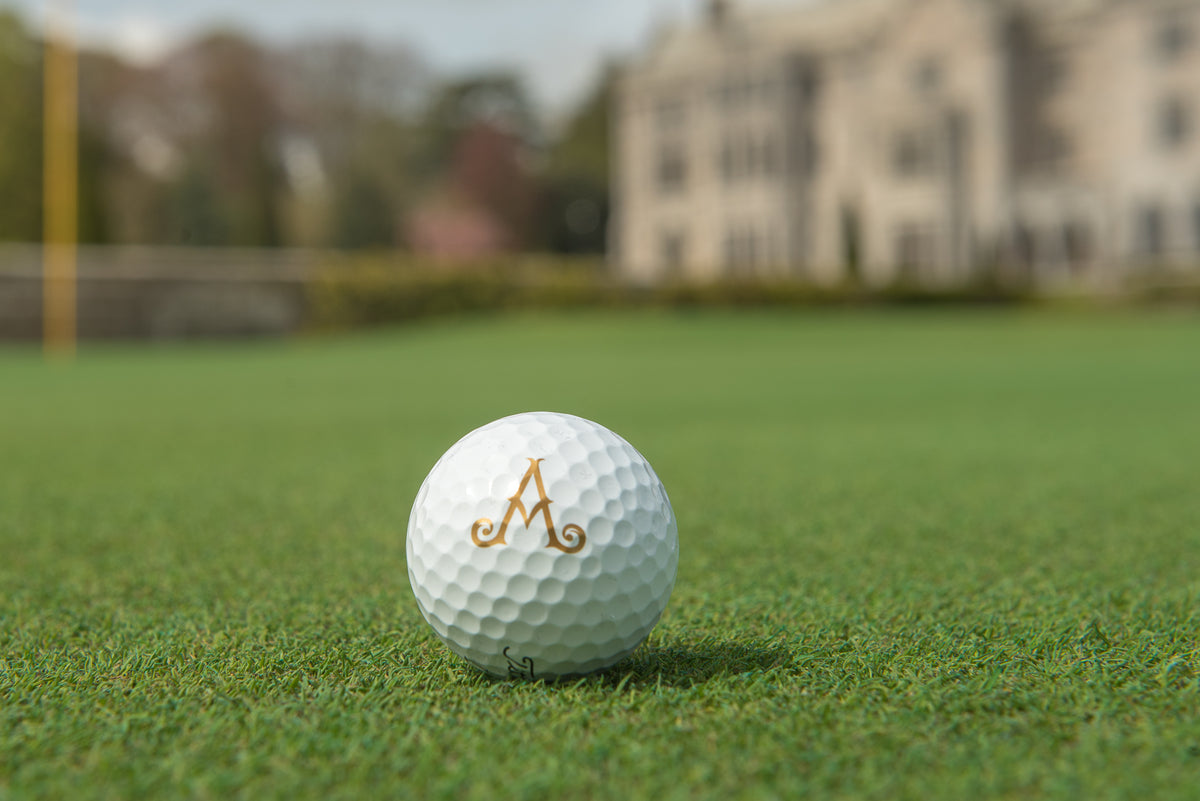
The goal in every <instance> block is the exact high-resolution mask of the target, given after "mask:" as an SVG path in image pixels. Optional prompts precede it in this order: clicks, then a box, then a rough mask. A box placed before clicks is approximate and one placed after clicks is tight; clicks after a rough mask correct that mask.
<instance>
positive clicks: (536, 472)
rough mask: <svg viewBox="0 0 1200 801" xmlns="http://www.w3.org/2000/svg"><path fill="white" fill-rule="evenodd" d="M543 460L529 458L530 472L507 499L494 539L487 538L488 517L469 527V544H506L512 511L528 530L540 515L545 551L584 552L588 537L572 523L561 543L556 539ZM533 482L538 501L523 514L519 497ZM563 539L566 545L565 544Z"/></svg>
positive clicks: (489, 521)
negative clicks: (546, 541) (547, 538)
mask: <svg viewBox="0 0 1200 801" xmlns="http://www.w3.org/2000/svg"><path fill="white" fill-rule="evenodd" d="M543 461H544V460H543V459H530V460H529V469H528V470H527V471H526V472H525V477H524V478H522V479H521V486H519V487H517V491H516V493H515V494H514V495H513V496H512V497H511V498H509V499H508V511H507V512H505V514H504V520H503V521H501V523H500V531H499V532H498V533H497V534H496V536H494V537H491V538H490V539H489V536H490V535H491V533H492V521H491V519H489V518H486V517H483V518H480V519H479V520H476V521H475V525H473V526H471V542H473V543H475V544H476V545H478V546H479V547H480V548H491V547H492V546H493V545H506V544H507V541H506V540H505V535H507V534H508V524H509V523H510V522H511V521H512V516H513V512H520V513H521V519H522V520H524V521H525V528H529V524H530V523H531V522H533V518H535V517H537V514H538V512H541V513H542V517H543V518H544V519H545V521H546V531H548V532H550V542H549V544H547V545H546V547H547V548H557V549H558V550H560V551H562V552H563V553H579V552H580V551H582V550H583V544H584V543H585V542H587V534H585V533H584V531H583V529H582V528H580V527H579V526H577V525H575V524H574V523H570V524H568V525H566V526H564V527H563V530H562V536H563V538H562V540H560V539H559V538H558V532H556V531H555V530H554V520H553V519H551V517H550V504H551V503H552V501H551V500H550V499H549V498H547V497H546V485H545V484H543V483H542V470H541V468H540V467H539V465H540V464H541V463H542V462H543ZM530 479H533V481H534V484H535V485H536V486H537V491H538V502H537V503H535V504H534V505H533V508H532V509H530V510H529V511H528V512H526V511H525V504H524V503H523V502H522V501H521V496H522V495H524V494H525V488H526V487H528V486H529V480H530ZM564 540H565V542H564Z"/></svg>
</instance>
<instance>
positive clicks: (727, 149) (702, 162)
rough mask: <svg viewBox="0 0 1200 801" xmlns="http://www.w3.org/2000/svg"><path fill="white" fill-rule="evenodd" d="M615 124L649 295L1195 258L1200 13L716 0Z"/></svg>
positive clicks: (1042, 273)
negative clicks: (653, 289)
mask: <svg viewBox="0 0 1200 801" xmlns="http://www.w3.org/2000/svg"><path fill="white" fill-rule="evenodd" d="M613 124H614V133H615V141H616V145H615V147H616V152H615V159H614V162H615V165H616V166H615V175H614V187H615V189H614V194H615V201H616V220H615V222H616V224H615V225H614V226H613V228H612V232H613V234H612V235H613V242H612V252H613V254H614V256H615V259H616V260H617V262H618V263H619V265H620V267H621V269H622V270H623V271H625V273H626V275H628V276H629V277H631V278H633V279H635V280H641V281H656V280H663V279H668V278H671V277H688V278H699V279H703V278H715V277H720V276H744V275H757V276H785V275H786V276H796V277H801V278H805V279H809V280H814V281H820V282H835V281H838V280H843V279H845V278H848V277H858V278H860V279H862V280H864V281H866V282H868V283H873V284H886V283H890V282H894V281H911V282H918V283H923V284H927V285H953V284H956V283H963V282H967V281H970V280H972V279H974V278H977V277H979V276H980V275H981V274H984V273H986V272H988V271H992V272H995V273H998V274H999V275H1000V276H1001V277H1005V276H1007V277H1009V278H1013V279H1019V280H1028V281H1032V282H1034V283H1036V284H1038V285H1041V286H1105V285H1109V284H1114V283H1116V282H1117V281H1118V280H1120V279H1121V278H1122V277H1123V276H1124V275H1125V274H1127V273H1128V272H1129V271H1132V270H1137V269H1144V268H1148V267H1151V266H1153V267H1170V266H1171V265H1178V266H1182V265H1186V264H1196V263H1200V0H823V2H821V3H820V4H818V5H799V6H795V7H792V8H783V9H780V8H774V9H770V10H765V9H746V8H741V7H737V6H734V5H732V4H730V3H728V2H725V1H724V0H711V2H709V4H708V7H707V12H706V14H705V15H704V18H703V19H701V20H698V21H696V22H695V23H694V24H691V25H689V26H683V27H678V28H675V29H670V30H665V31H662V32H661V33H660V35H659V36H658V37H657V38H656V40H655V41H654V42H653V43H652V45H651V46H650V47H649V48H648V51H647V52H646V53H644V54H643V56H642V57H640V58H639V59H638V60H637V61H636V62H634V63H631V64H630V65H629V66H628V67H627V69H626V70H625V72H624V74H623V76H622V78H621V81H620V83H619V86H618V91H617V94H616V100H615V107H614V123H613Z"/></svg>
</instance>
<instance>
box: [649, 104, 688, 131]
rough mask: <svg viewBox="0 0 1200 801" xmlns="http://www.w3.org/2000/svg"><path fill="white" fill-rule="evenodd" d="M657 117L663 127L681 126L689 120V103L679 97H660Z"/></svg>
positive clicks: (656, 110) (674, 127) (656, 112)
mask: <svg viewBox="0 0 1200 801" xmlns="http://www.w3.org/2000/svg"><path fill="white" fill-rule="evenodd" d="M655 117H656V119H657V121H658V127H659V128H661V129H665V130H671V129H676V128H680V127H682V126H683V124H684V123H685V122H687V104H686V103H684V102H683V100H682V99H681V98H679V97H662V98H659V101H658V105H657V107H656V108H655Z"/></svg>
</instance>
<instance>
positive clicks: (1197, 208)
mask: <svg viewBox="0 0 1200 801" xmlns="http://www.w3.org/2000/svg"><path fill="white" fill-rule="evenodd" d="M1192 238H1193V239H1195V242H1196V251H1197V252H1198V253H1200V200H1197V201H1196V203H1195V205H1193V206H1192Z"/></svg>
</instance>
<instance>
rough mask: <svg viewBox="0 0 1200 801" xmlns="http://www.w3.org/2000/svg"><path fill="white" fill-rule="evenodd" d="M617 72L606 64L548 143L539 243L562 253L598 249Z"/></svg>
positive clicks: (606, 203) (602, 238) (604, 219)
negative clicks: (580, 102) (611, 111)
mask: <svg viewBox="0 0 1200 801" xmlns="http://www.w3.org/2000/svg"><path fill="white" fill-rule="evenodd" d="M615 79H616V70H615V69H614V68H612V67H608V68H606V69H605V70H604V72H603V73H602V74H601V76H600V79H599V80H598V81H597V82H596V84H595V86H594V87H593V88H592V91H591V93H590V94H589V95H588V96H587V97H586V98H585V99H584V101H583V103H582V104H580V106H579V108H578V109H576V111H575V113H574V114H572V115H571V116H570V117H569V118H568V120H567V122H566V125H565V126H564V127H563V131H562V133H561V134H560V135H559V136H558V138H557V139H556V140H555V141H554V143H553V144H552V145H551V147H550V151H549V154H548V157H547V159H546V167H545V170H544V173H543V176H542V180H543V184H544V187H545V190H544V198H543V208H542V211H543V213H542V215H541V218H542V220H543V221H544V222H543V224H542V229H541V231H540V236H539V239H540V240H541V244H542V245H543V246H544V247H546V248H547V249H549V250H552V251H556V252H562V253H602V252H603V251H604V250H605V246H606V239H607V228H608V216H609V209H610V195H609V191H610V190H609V125H610V115H609V106H610V103H611V102H612V94H613V84H614V81H615Z"/></svg>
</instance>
